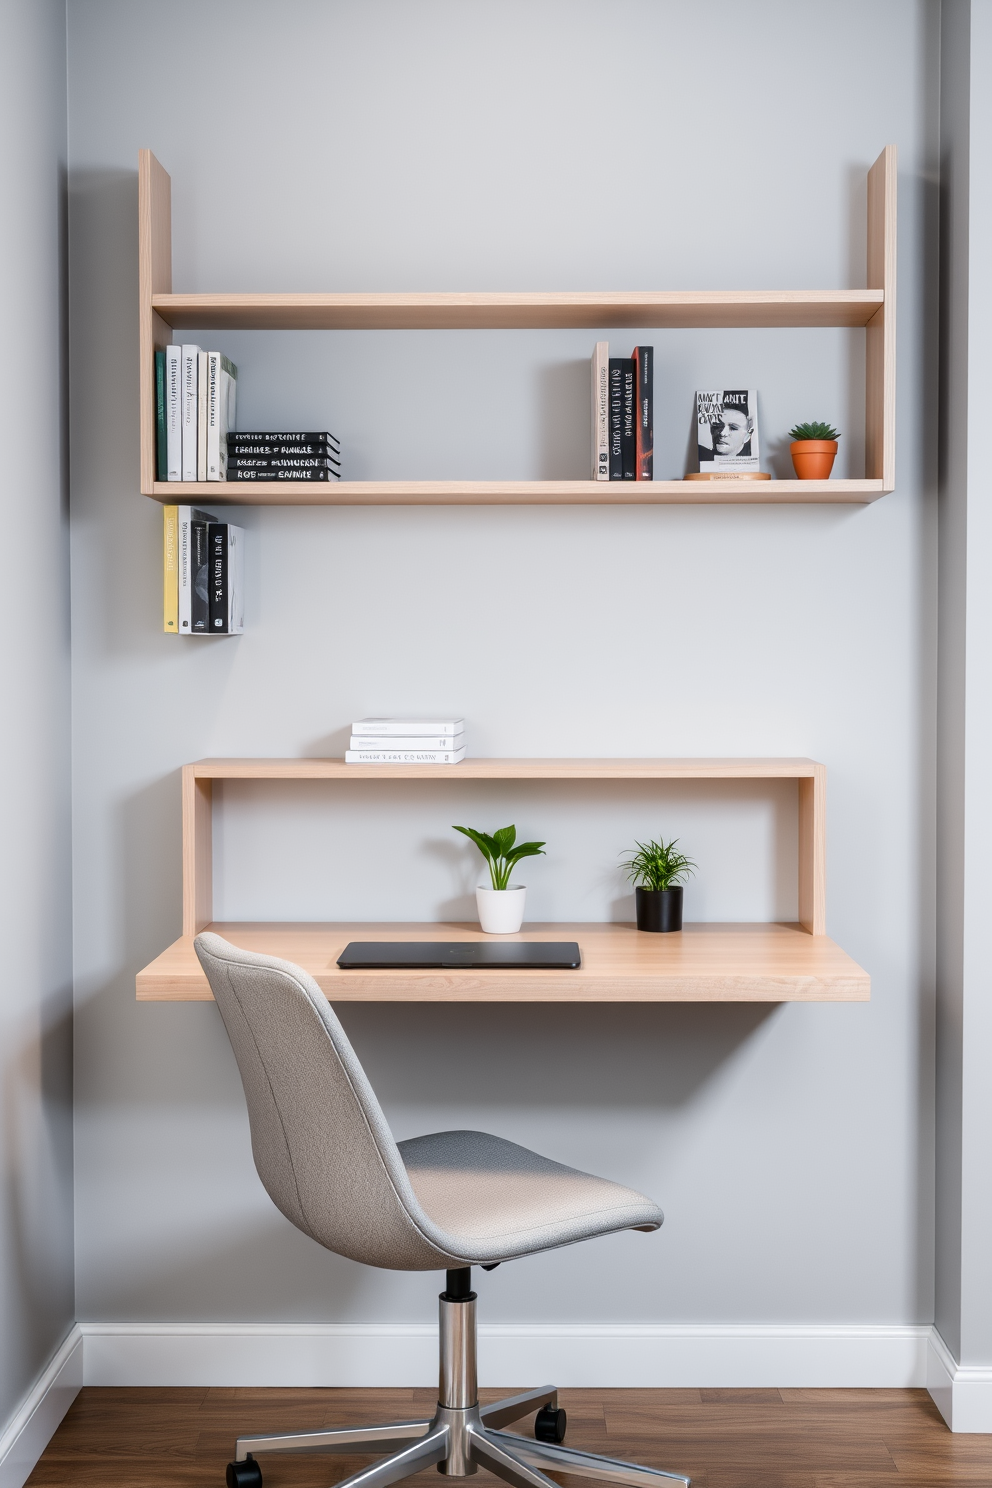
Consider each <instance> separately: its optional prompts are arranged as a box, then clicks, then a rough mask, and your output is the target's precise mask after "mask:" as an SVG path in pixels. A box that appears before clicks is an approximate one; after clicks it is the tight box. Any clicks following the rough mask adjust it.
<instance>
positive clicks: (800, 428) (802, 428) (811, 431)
mask: <svg viewBox="0 0 992 1488" xmlns="http://www.w3.org/2000/svg"><path fill="white" fill-rule="evenodd" d="M789 438H790V439H839V438H840V435H839V434H838V433H837V430H836V429H835V428H834V426H833V425H832V424H821V423H820V422H819V420H817V419H814V420H813V422H812V423H809V424H796V426H795V428H794V429H790V430H789Z"/></svg>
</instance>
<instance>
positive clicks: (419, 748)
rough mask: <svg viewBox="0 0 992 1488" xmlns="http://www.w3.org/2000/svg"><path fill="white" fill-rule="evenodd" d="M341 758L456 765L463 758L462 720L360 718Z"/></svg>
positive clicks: (369, 762) (354, 762)
mask: <svg viewBox="0 0 992 1488" xmlns="http://www.w3.org/2000/svg"><path fill="white" fill-rule="evenodd" d="M344 758H345V764H348V765H457V764H458V762H459V761H460V760H463V759H464V758H465V720H464V718H360V719H359V720H358V722H357V723H353V724H352V725H351V748H350V749H349V750H347V751H346V753H345V757H344Z"/></svg>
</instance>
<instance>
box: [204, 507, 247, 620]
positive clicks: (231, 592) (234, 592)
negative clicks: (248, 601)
mask: <svg viewBox="0 0 992 1488" xmlns="http://www.w3.org/2000/svg"><path fill="white" fill-rule="evenodd" d="M207 545H208V554H209V564H210V574H209V578H210V634H211V635H240V634H241V633H242V631H243V630H244V628H245V565H244V552H245V534H244V531H243V529H242V528H241V527H236V526H235V525H234V523H233V522H211V523H209V525H208V527H207Z"/></svg>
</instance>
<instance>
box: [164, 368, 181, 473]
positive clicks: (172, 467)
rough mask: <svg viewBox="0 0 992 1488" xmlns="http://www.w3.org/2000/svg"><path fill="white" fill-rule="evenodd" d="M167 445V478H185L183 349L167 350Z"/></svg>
mask: <svg viewBox="0 0 992 1488" xmlns="http://www.w3.org/2000/svg"><path fill="white" fill-rule="evenodd" d="M165 444H166V461H167V476H166V479H167V480H170V481H181V480H182V478H183V349H182V347H181V346H167V347H166V348H165Z"/></svg>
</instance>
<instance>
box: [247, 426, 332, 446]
mask: <svg viewBox="0 0 992 1488" xmlns="http://www.w3.org/2000/svg"><path fill="white" fill-rule="evenodd" d="M257 444H319V445H321V446H323V445H331V446H332V447H333V448H334V449H340V447H341V441H340V439H338V438H337V436H336V435H334V434H293V433H289V434H280V433H278V432H276V431H272V432H262V431H259V432H257V433H256V432H254V431H253V430H251V429H232V430H231V432H230V433H229V434H228V436H227V447H228V449H235V448H238V449H249V448H253V447H254V446H255V445H257Z"/></svg>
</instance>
